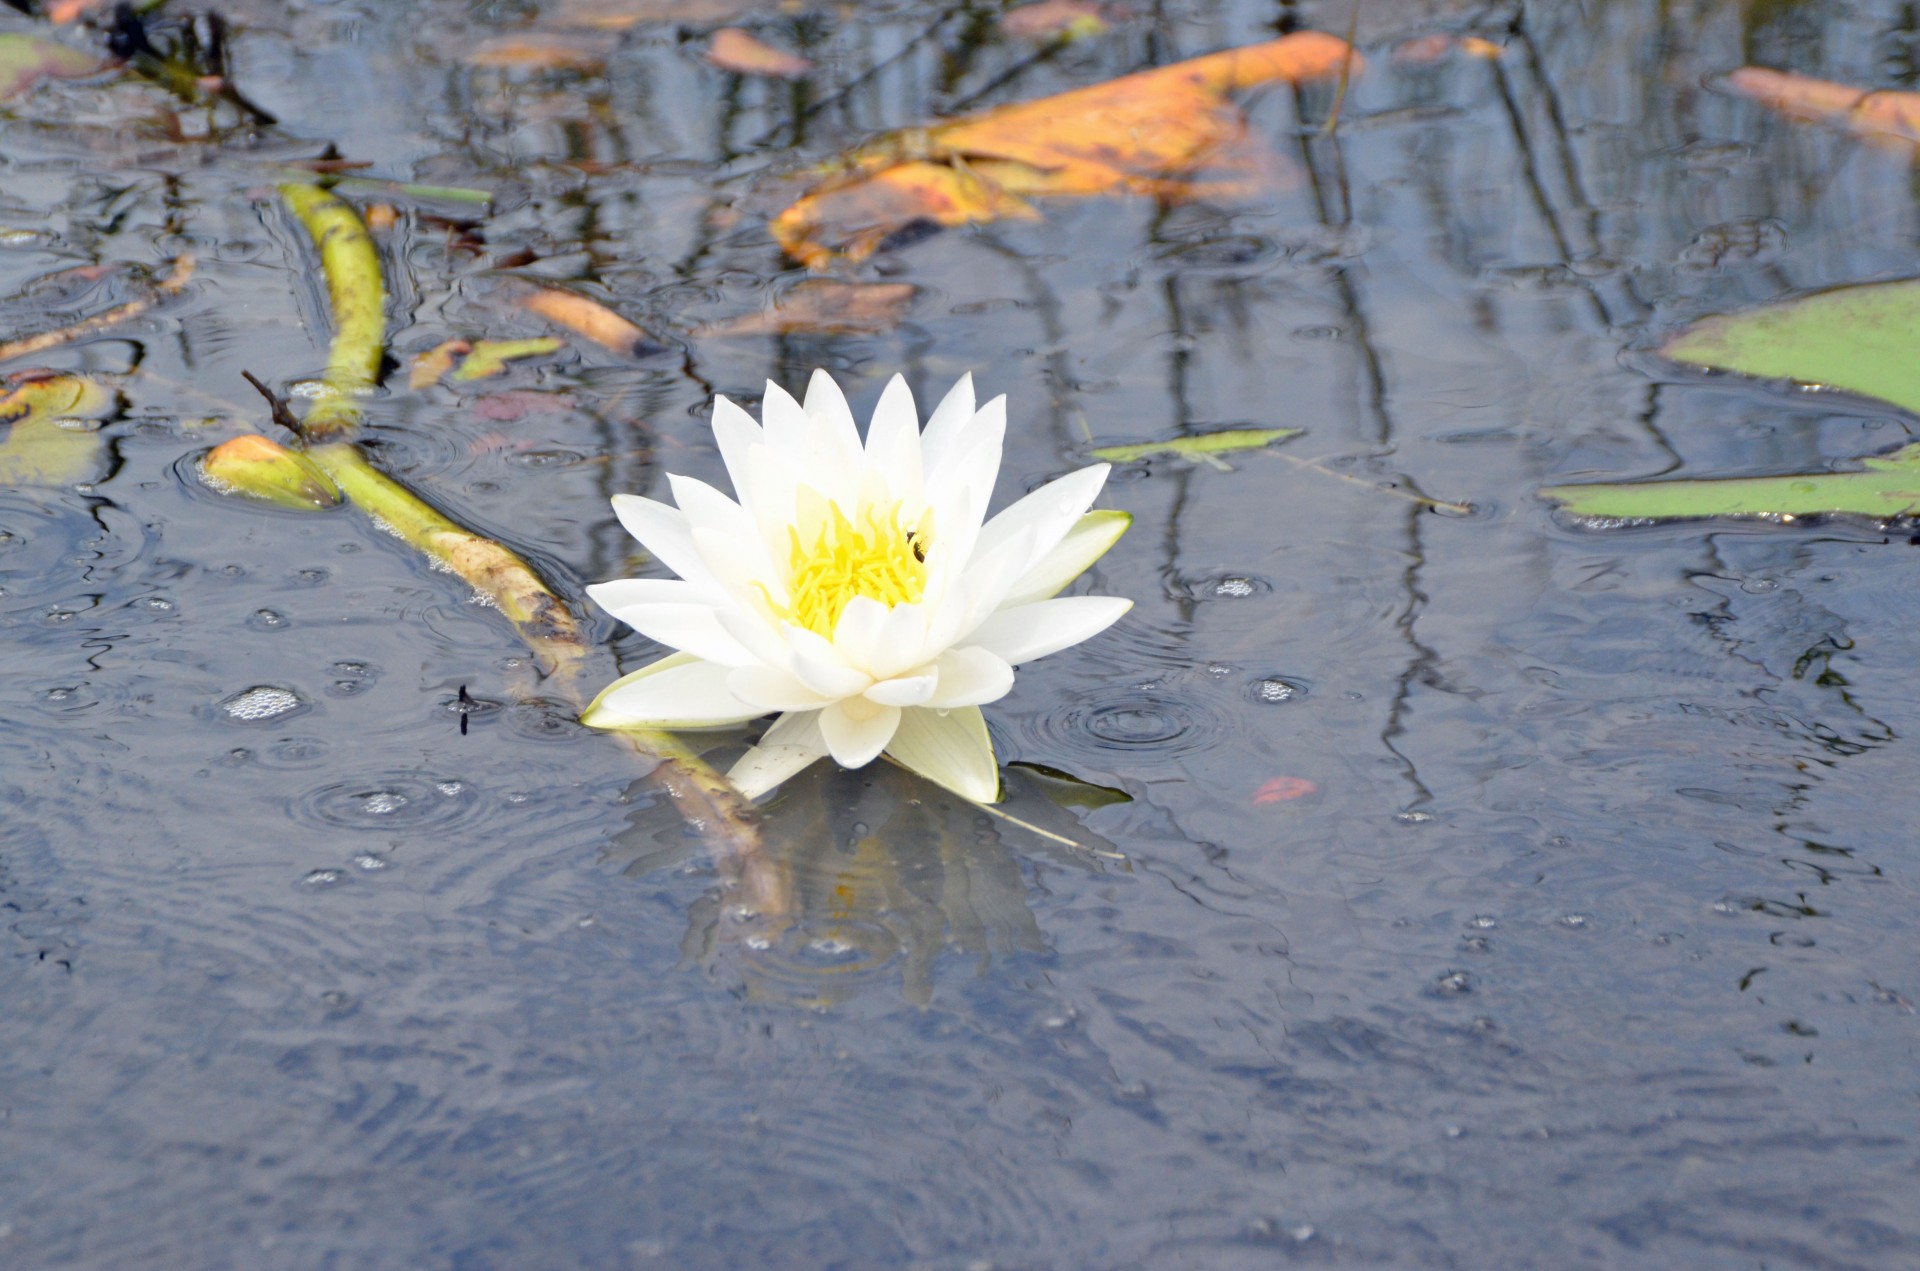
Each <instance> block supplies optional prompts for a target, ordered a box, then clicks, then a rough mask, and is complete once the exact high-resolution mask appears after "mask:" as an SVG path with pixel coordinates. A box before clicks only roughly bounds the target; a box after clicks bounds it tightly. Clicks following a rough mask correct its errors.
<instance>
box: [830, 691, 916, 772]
mask: <svg viewBox="0 0 1920 1271" xmlns="http://www.w3.org/2000/svg"><path fill="white" fill-rule="evenodd" d="M898 727H900V708H899V707H898V706H880V705H876V704H875V703H872V702H868V701H865V700H862V699H860V698H855V699H854V700H852V701H847V702H835V703H834V704H833V705H831V706H829V707H827V708H826V709H825V710H822V711H821V712H820V735H821V736H822V737H824V738H826V742H827V753H828V754H830V755H832V756H833V761H834V762H835V763H837V764H839V765H840V766H841V767H842V768H864V767H866V766H867V765H868V764H870V763H872V762H873V761H874V759H875V758H877V757H878V756H879V754H880V752H881V751H882V750H885V749H886V747H887V743H888V742H890V741H892V740H893V733H894V730H895V729H896V728H898Z"/></svg>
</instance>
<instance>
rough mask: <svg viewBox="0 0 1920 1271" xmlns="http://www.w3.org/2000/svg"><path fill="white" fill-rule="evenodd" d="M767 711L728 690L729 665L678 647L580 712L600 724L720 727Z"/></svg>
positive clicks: (582, 717) (586, 719) (584, 720)
mask: <svg viewBox="0 0 1920 1271" xmlns="http://www.w3.org/2000/svg"><path fill="white" fill-rule="evenodd" d="M764 714H766V712H765V711H763V710H760V709H759V708H757V707H755V706H751V705H749V704H747V703H746V702H742V701H741V700H740V699H738V698H736V697H735V696H734V695H733V694H732V693H731V692H729V691H728V690H727V668H726V667H724V666H716V665H715V664H714V663H712V662H702V661H701V660H700V659H698V658H695V657H692V656H690V655H688V654H685V653H675V654H672V655H671V656H669V657H664V658H661V659H660V660H659V661H658V662H653V663H649V664H648V665H646V666H643V667H641V668H640V669H639V670H638V671H635V672H634V673H633V674H631V675H623V676H621V677H620V678H619V679H617V680H615V681H614V682H613V683H611V684H609V685H607V687H606V688H604V689H602V690H601V691H600V696H598V697H596V698H594V699H593V701H592V702H590V703H588V705H587V709H586V710H584V711H582V712H581V713H580V722H581V723H583V724H591V725H592V726H593V727H595V728H718V727H721V726H723V725H726V724H738V723H742V722H744V721H746V720H749V719H754V718H757V717H758V716H761V715H764Z"/></svg>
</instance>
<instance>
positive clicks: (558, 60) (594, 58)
mask: <svg viewBox="0 0 1920 1271" xmlns="http://www.w3.org/2000/svg"><path fill="white" fill-rule="evenodd" d="M606 38H610V37H601V38H594V37H591V36H579V35H560V34H540V33H538V32H524V33H522V34H518V35H496V36H494V37H493V38H492V39H490V40H482V41H481V42H480V43H479V44H477V45H475V46H474V48H473V50H472V51H471V52H469V53H468V54H467V55H466V60H467V61H468V62H469V63H471V64H472V65H474V66H503V67H518V68H524V69H527V70H537V71H554V70H574V71H597V70H599V69H600V68H601V67H603V66H605V65H606V62H607V45H606V43H605V39H606Z"/></svg>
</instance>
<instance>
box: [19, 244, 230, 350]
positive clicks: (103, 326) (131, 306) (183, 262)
mask: <svg viewBox="0 0 1920 1271" xmlns="http://www.w3.org/2000/svg"><path fill="white" fill-rule="evenodd" d="M192 277H193V257H191V256H178V257H175V258H174V262H173V268H172V269H171V270H170V271H169V272H168V273H167V276H166V277H165V278H162V279H161V280H160V281H159V282H157V283H155V284H154V285H153V291H152V293H151V294H149V295H145V296H141V297H140V298H138V299H137V300H129V301H127V303H125V304H123V305H116V306H115V307H113V308H111V309H109V310H107V311H106V312H105V313H96V314H94V315H93V316H92V317H91V318H82V319H80V321H78V322H75V323H72V324H71V325H68V326H64V327H61V328H59V329H58V330H54V331H42V332H40V333H39V334H38V335H28V336H22V337H21V338H19V339H18V340H9V341H8V342H7V343H5V344H0V362H4V361H7V360H8V359H9V358H16V357H27V356H29V355H31V354H34V353H45V352H46V351H47V350H48V349H57V348H59V347H60V346H61V345H63V344H71V343H73V342H74V341H75V340H79V339H83V338H84V337H86V336H90V335H94V334H97V333H98V332H101V331H106V330H108V329H110V328H112V327H117V326H119V325H120V324H121V323H123V322H131V321H133V320H134V319H135V318H137V317H139V316H140V315H141V314H143V313H145V312H146V311H147V310H149V309H151V308H153V307H154V306H155V305H157V304H159V303H160V302H161V301H162V300H164V299H166V298H167V297H168V296H172V295H177V294H179V292H180V290H181V289H182V288H184V287H185V286H186V285H187V282H188V280H190V279H191V278H192Z"/></svg>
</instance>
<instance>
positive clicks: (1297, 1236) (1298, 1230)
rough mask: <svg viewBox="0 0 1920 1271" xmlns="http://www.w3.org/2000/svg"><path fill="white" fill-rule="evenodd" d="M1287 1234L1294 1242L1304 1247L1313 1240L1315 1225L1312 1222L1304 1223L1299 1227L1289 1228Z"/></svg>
mask: <svg viewBox="0 0 1920 1271" xmlns="http://www.w3.org/2000/svg"><path fill="white" fill-rule="evenodd" d="M1287 1234H1288V1235H1289V1236H1292V1237H1293V1242H1294V1243H1295V1244H1302V1245H1303V1244H1305V1243H1307V1241H1309V1240H1311V1239H1313V1224H1312V1223H1310V1222H1303V1223H1301V1224H1299V1225H1298V1226H1295V1227H1289V1228H1287Z"/></svg>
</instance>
